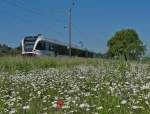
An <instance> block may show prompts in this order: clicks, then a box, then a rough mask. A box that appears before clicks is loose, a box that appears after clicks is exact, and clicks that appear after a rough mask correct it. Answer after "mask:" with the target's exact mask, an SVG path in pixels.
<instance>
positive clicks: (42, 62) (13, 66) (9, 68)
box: [0, 56, 97, 73]
mask: <svg viewBox="0 0 150 114" xmlns="http://www.w3.org/2000/svg"><path fill="white" fill-rule="evenodd" d="M79 64H97V60H95V59H84V58H50V57H22V56H17V57H11V56H5V57H0V71H1V72H10V73H13V72H15V71H17V70H18V71H25V72H28V71H30V70H33V69H45V68H56V67H63V66H66V67H71V66H74V65H79Z"/></svg>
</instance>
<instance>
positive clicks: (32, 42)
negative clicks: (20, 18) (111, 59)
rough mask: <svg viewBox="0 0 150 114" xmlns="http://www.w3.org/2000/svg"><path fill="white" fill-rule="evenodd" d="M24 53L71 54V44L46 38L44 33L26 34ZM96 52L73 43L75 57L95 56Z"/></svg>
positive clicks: (31, 54) (23, 44) (51, 55)
mask: <svg viewBox="0 0 150 114" xmlns="http://www.w3.org/2000/svg"><path fill="white" fill-rule="evenodd" d="M21 45H22V55H30V56H50V57H56V56H66V57H67V56H69V44H67V43H64V42H60V41H58V40H55V39H47V38H44V37H43V35H41V34H38V35H36V36H26V37H25V38H23V40H22V42H21ZM95 55H96V53H95V52H92V51H89V50H87V49H84V48H81V47H79V46H77V45H73V44H72V45H71V56H73V57H90V58H93V57H95Z"/></svg>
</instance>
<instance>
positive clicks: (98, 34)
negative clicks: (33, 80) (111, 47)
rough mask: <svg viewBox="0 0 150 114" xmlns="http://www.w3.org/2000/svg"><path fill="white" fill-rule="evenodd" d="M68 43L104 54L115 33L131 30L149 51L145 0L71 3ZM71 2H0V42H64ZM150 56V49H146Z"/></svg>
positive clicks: (80, 0) (149, 26) (149, 24)
mask: <svg viewBox="0 0 150 114" xmlns="http://www.w3.org/2000/svg"><path fill="white" fill-rule="evenodd" d="M75 2H76V5H75V6H74V8H73V22H72V23H73V28H72V41H73V42H74V43H76V44H78V43H79V42H80V41H82V42H84V47H87V48H88V49H90V50H94V51H101V52H105V51H106V50H107V47H106V44H107V40H108V39H109V38H111V36H112V35H114V33H115V32H116V31H118V30H121V29H123V28H133V29H135V30H136V31H137V32H138V33H139V36H140V38H141V39H142V41H143V42H144V44H145V45H147V47H148V48H150V22H149V21H150V15H149V11H150V1H149V0H75ZM70 6H71V0H0V14H1V16H0V43H6V44H8V45H9V46H13V47H15V46H17V45H19V43H20V42H21V40H22V39H23V37H25V36H28V35H36V34H38V33H42V34H43V35H44V36H45V37H47V38H54V39H57V40H60V41H63V42H67V41H68V30H67V28H65V27H64V26H67V24H68V9H69V7H70ZM149 53H150V50H149Z"/></svg>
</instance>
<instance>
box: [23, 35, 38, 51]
mask: <svg viewBox="0 0 150 114" xmlns="http://www.w3.org/2000/svg"><path fill="white" fill-rule="evenodd" d="M36 39H37V37H26V38H25V39H24V49H25V51H26V52H31V51H32V50H33V47H34V44H35V41H36Z"/></svg>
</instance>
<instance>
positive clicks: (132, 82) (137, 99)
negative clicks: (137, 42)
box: [0, 60, 150, 114]
mask: <svg viewBox="0 0 150 114" xmlns="http://www.w3.org/2000/svg"><path fill="white" fill-rule="evenodd" d="M95 63H96V64H90V63H89V64H76V65H71V66H69V67H68V66H65V65H64V66H61V67H55V68H50V67H48V68H43V69H42V67H41V68H39V69H37V68H36V69H32V70H30V71H19V70H16V71H15V72H14V73H10V72H6V71H1V72H0V114H150V64H149V63H137V62H130V63H126V62H120V61H113V60H112V61H111V60H109V61H107V60H96V62H95Z"/></svg>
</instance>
